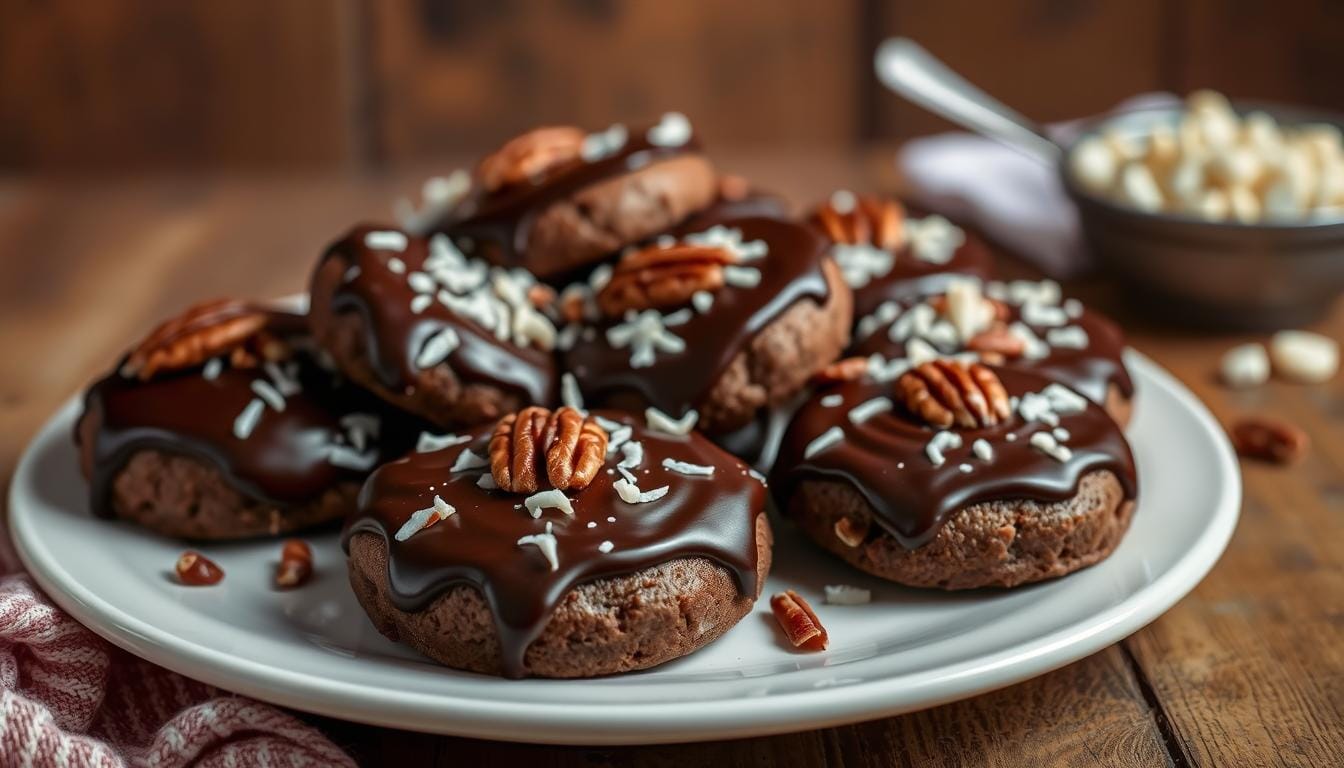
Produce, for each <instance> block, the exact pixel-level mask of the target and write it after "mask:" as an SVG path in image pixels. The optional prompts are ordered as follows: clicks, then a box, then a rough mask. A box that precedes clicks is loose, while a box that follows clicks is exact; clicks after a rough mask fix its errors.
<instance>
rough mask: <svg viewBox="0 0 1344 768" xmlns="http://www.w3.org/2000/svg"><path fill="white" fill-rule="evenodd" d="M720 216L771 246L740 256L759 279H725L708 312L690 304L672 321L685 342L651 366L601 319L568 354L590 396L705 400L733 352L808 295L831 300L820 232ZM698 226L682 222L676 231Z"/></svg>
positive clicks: (679, 407) (673, 403)
mask: <svg viewBox="0 0 1344 768" xmlns="http://www.w3.org/2000/svg"><path fill="white" fill-rule="evenodd" d="M722 223H723V225H724V226H727V227H731V228H736V229H740V230H741V231H742V239H743V240H744V241H752V240H758V239H759V240H763V241H765V242H766V244H767V246H768V248H769V253H768V254H767V255H766V256H765V257H764V258H761V259H757V260H754V261H748V262H744V263H743V266H747V267H754V268H756V269H759V270H760V273H761V281H760V283H759V284H758V285H756V286H754V287H749V288H748V287H737V286H733V285H724V286H723V287H722V288H720V289H718V290H717V291H715V292H714V303H713V305H712V306H711V307H710V309H709V311H708V312H705V313H701V312H699V311H696V310H693V309H690V308H689V306H688V307H687V309H688V310H689V311H690V319H689V320H687V321H686V322H685V323H683V324H681V325H677V326H674V327H669V328H668V330H669V331H671V332H672V333H674V334H675V335H677V336H679V337H681V338H682V339H684V340H685V341H686V349H685V350H684V351H682V352H663V351H659V352H658V353H657V355H656V359H655V361H654V363H653V365H651V366H648V367H644V368H631V367H630V349H629V348H628V347H625V348H617V347H613V346H612V345H611V344H610V343H609V342H608V341H607V338H606V331H607V329H609V328H611V327H612V326H613V325H616V323H612V322H608V323H606V324H604V325H601V326H599V327H598V328H597V335H596V338H594V339H593V340H591V341H581V342H579V343H578V344H577V345H576V346H575V347H574V348H573V349H572V350H570V351H569V352H568V353H567V355H566V357H565V362H566V364H567V365H566V367H567V368H568V369H569V370H571V371H572V372H573V373H574V376H575V377H576V378H577V379H578V382H579V385H580V387H582V389H583V392H584V395H585V397H590V398H591V399H592V401H593V402H600V403H611V404H619V405H620V407H628V408H631V409H635V408H643V407H644V406H646V405H652V406H655V407H657V408H659V409H660V410H662V411H664V412H666V413H669V414H672V415H674V416H679V415H680V414H682V413H685V412H686V411H687V410H688V409H691V408H695V407H697V406H698V405H699V404H700V403H701V401H702V400H704V398H705V397H706V396H707V395H708V394H709V391H710V388H711V387H712V386H713V385H714V383H715V382H716V381H718V379H719V377H720V376H721V375H722V374H723V372H724V371H725V370H727V368H728V365H729V364H730V363H731V362H732V360H733V358H734V357H736V356H737V354H738V353H739V352H741V351H742V350H743V349H745V348H746V347H747V344H748V343H749V342H750V341H751V339H752V338H753V337H754V336H755V335H756V334H757V333H759V332H760V331H761V330H762V329H763V328H765V327H766V326H767V325H769V324H770V323H771V322H772V321H773V320H775V319H776V318H777V317H779V316H780V315H782V314H783V313H784V312H785V311H786V310H788V309H789V308H790V307H792V306H793V305H794V304H795V303H797V302H799V301H802V300H804V299H811V300H813V301H815V302H816V303H818V304H824V303H825V302H826V301H827V300H828V299H829V295H830V290H829V288H828V286H827V284H826V276H825V273H824V271H823V270H822V264H823V263H824V261H825V260H826V254H825V241H824V240H823V239H822V238H821V237H820V236H819V235H817V234H816V233H815V232H813V231H812V230H810V229H808V228H806V227H803V226H800V225H797V224H793V223H791V222H788V221H783V220H780V219H769V218H752V219H732V220H726V221H724V222H722ZM697 231H701V230H698V229H694V228H690V227H683V228H680V229H678V230H677V231H676V232H675V233H674V234H675V235H678V236H681V235H685V234H690V233H694V232H697ZM664 314H667V313H664Z"/></svg>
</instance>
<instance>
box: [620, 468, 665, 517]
mask: <svg viewBox="0 0 1344 768" xmlns="http://www.w3.org/2000/svg"><path fill="white" fill-rule="evenodd" d="M611 487H612V488H614V489H615V490H616V495H618V496H620V497H621V501H624V502H625V503H626V504H647V503H649V502H651V501H657V500H658V499H661V498H663V497H664V496H666V495H667V491H668V486H666V485H664V486H662V487H661V488H654V489H653V490H651V491H641V490H639V486H638V485H636V484H635V483H633V482H631V481H630V480H628V479H625V478H622V479H620V480H617V481H616V482H614V483H612V484H611ZM607 522H613V521H611V520H608V521H607Z"/></svg>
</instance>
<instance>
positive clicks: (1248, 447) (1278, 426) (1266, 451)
mask: <svg viewBox="0 0 1344 768" xmlns="http://www.w3.org/2000/svg"><path fill="white" fill-rule="evenodd" d="M1230 431H1231V435H1232V445H1233V447H1235V448H1236V449H1237V453H1238V454H1240V455H1242V456H1245V457H1246V458H1248V459H1259V460H1260V461H1269V462H1273V463H1275V464H1291V463H1293V462H1295V461H1297V460H1298V459H1300V458H1302V457H1303V456H1305V455H1306V453H1307V448H1308V447H1309V446H1310V445H1311V439H1310V438H1309V437H1307V433H1306V432H1304V431H1302V429H1301V428H1300V427H1298V426H1296V425H1294V424H1289V423H1288V422H1286V421H1279V420H1277V419H1268V418H1264V417H1248V418H1244V419H1241V420H1239V421H1237V423H1235V424H1233V425H1232V429H1231V430H1230Z"/></svg>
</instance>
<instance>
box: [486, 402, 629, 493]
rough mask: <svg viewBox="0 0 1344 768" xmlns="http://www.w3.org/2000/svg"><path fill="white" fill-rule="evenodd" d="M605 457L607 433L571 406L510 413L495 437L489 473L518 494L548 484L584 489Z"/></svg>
mask: <svg viewBox="0 0 1344 768" xmlns="http://www.w3.org/2000/svg"><path fill="white" fill-rule="evenodd" d="M606 457H607V433H606V430H604V429H602V427H601V426H600V425H599V424H598V423H597V422H596V421H594V420H593V419H591V418H586V417H584V415H583V414H582V413H579V412H578V411H577V410H575V409H573V408H570V407H568V406H566V407H564V408H559V409H557V410H555V411H551V410H548V409H546V408H542V407H540V406H532V407H529V408H524V409H523V410H521V411H519V412H517V413H511V414H509V415H507V416H505V417H504V418H502V419H500V420H499V423H497V424H496V425H495V431H494V434H493V435H491V437H490V474H491V475H492V476H493V477H494V479H495V485H498V486H499V487H500V489H502V490H505V491H510V492H513V493H534V492H536V491H537V490H538V489H539V488H541V486H542V482H543V480H544V481H545V482H547V483H549V485H550V487H552V488H555V489H558V490H579V489H581V488H585V487H587V486H588V484H589V483H591V482H592V481H593V478H594V477H596V476H597V472H598V470H600V469H601V468H602V463H603V462H604V461H605V460H606Z"/></svg>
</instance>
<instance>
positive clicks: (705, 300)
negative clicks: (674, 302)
mask: <svg viewBox="0 0 1344 768" xmlns="http://www.w3.org/2000/svg"><path fill="white" fill-rule="evenodd" d="M691 306H692V307H695V311H696V312H699V313H700V314H702V315H703V314H705V313H706V312H708V311H709V309H710V307H713V306H714V294H712V293H710V292H709V291H696V292H695V293H693V294H691Z"/></svg>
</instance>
